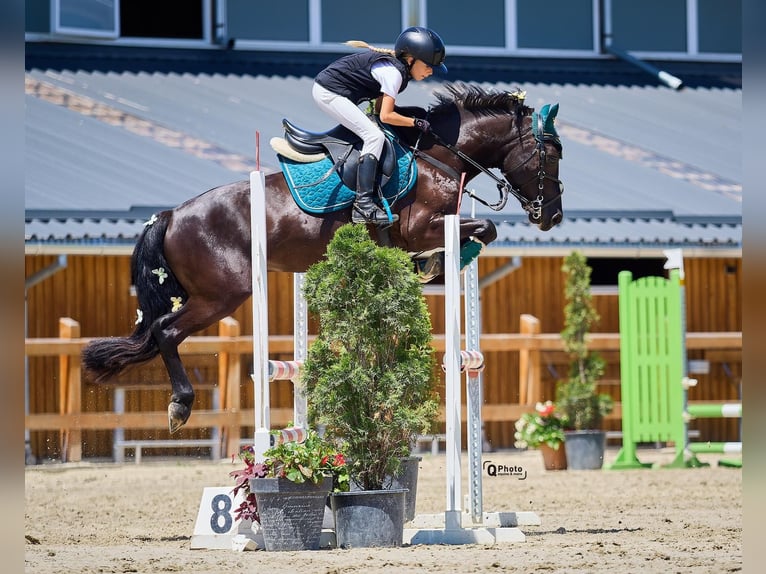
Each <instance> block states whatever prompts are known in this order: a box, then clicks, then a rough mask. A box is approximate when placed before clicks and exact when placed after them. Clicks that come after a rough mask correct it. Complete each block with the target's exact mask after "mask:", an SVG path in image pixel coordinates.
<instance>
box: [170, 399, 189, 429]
mask: <svg viewBox="0 0 766 574" xmlns="http://www.w3.org/2000/svg"><path fill="white" fill-rule="evenodd" d="M190 414H191V411H190V410H189V407H187V406H185V405H182V404H181V403H170V404H169V405H168V427H169V428H170V434H173V433H174V432H176V431H177V430H178V429H180V428H181V427H182V426H184V424H186V421H187V420H189V415H190Z"/></svg>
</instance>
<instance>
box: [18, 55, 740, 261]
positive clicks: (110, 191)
mask: <svg viewBox="0 0 766 574" xmlns="http://www.w3.org/2000/svg"><path fill="white" fill-rule="evenodd" d="M311 83H312V80H311V78H310V77H307V76H300V77H294V76H286V77H283V76H263V75H248V74H226V75H224V74H206V73H174V72H162V73H160V72H153V73H146V72H138V73H132V72H106V73H105V72H99V71H94V72H85V71H62V70H51V69H30V70H28V73H27V97H26V130H27V143H26V154H27V159H26V173H27V181H26V190H25V191H26V194H25V198H26V209H27V223H26V229H25V240H26V244H27V252H33V251H35V250H46V249H47V250H49V251H51V252H52V251H55V250H57V249H58V250H67V249H69V251H67V252H70V253H71V252H72V251H71V250H72V249H74V248H75V247H73V246H77V249H93V250H95V249H102V250H104V249H122V250H124V251H126V252H128V251H130V248H131V247H132V243H133V241H134V238H135V236H136V235H137V233H138V232H140V229H141V224H142V221H143V220H144V219H145V218H147V217H148V216H149V215H150V214H151V212H152V209H155V210H156V209H157V208H159V207H170V206H173V205H176V204H178V203H181V202H182V201H184V200H186V199H188V198H190V197H192V196H194V195H197V194H198V193H201V192H203V191H205V190H206V189H209V188H210V187H214V186H215V185H219V184H222V183H226V182H229V181H234V180H237V179H242V178H244V177H246V176H247V172H248V171H249V170H250V169H252V167H253V166H254V152H255V131H256V130H258V131H259V132H260V136H261V160H262V163H263V165H264V166H265V167H266V168H270V167H273V166H274V165H275V158H274V155H273V153H272V152H271V150H270V149H269V148H268V144H267V142H268V140H269V139H270V138H271V137H272V136H279V135H281V129H280V128H281V119H282V117H289V118H290V119H291V120H293V121H295V122H296V123H297V124H299V125H301V126H303V127H305V128H307V129H311V130H321V129H326V128H328V127H330V122H329V120H328V118H326V117H325V116H324V115H323V114H321V113H319V112H318V111H317V110H316V107H315V105H314V103H313V101H312V100H311V96H310V92H311ZM484 85H485V86H487V87H490V86H491V87H497V88H500V89H514V88H516V87H520V88H521V89H524V90H526V92H527V101H528V103H529V104H530V105H532V106H534V107H539V106H540V105H541V104H543V103H546V102H559V104H560V108H561V109H560V112H559V118H558V119H557V126H558V130H559V132H560V134H561V137H562V140H563V143H564V160H563V162H562V163H561V178H562V179H563V181H564V183H565V186H566V190H565V195H564V209H565V216H566V220H565V222H564V224H562V225H561V226H560V227H557V228H555V229H554V230H552V231H550V232H546V233H542V232H539V231H538V230H537V229H536V228H534V227H532V226H530V225H528V224H526V223H524V215H523V213H522V212H521V210H520V208H519V206H518V205H517V204H516V203H515V202H514V201H513V200H511V201H509V203H508V205H507V206H506V208H505V209H504V211H503V212H500V213H495V212H491V211H488V210H487V208H478V207H477V213H478V214H479V215H482V216H487V217H491V218H492V219H493V220H494V221H495V222H496V224H497V225H498V233H499V237H498V241H497V242H495V243H493V244H492V246H490V249H491V250H492V251H497V252H498V253H499V252H501V251H507V252H509V253H511V252H522V251H523V252H525V253H533V254H547V253H551V251H550V250H555V249H571V248H572V247H578V248H585V249H591V250H593V249H595V250H598V249H604V250H607V249H609V250H623V251H626V252H627V251H633V252H635V251H636V250H652V249H659V248H663V247H684V248H686V249H696V250H698V251H700V252H704V251H710V250H722V249H725V250H727V252H731V253H739V252H740V250H741V236H742V229H741V215H742V203H741V196H742V188H741V181H742V177H741V133H742V117H741V116H742V92H741V89H740V88H738V87H723V88H721V87H694V88H686V89H684V90H682V91H680V92H676V91H673V90H670V89H668V88H663V87H658V86H652V85H649V86H645V85H617V86H611V85H600V84H594V85H584V84H578V83H561V84H557V83H531V82H520V83H518V84H516V83H512V82H496V83H493V84H491V85H490V84H484ZM438 87H439V85H438V83H436V82H422V83H420V82H419V83H417V84H413V85H412V86H411V87H410V88H409V89H408V90H407V91H406V92H404V93H403V94H402V95H401V96H400V99H399V102H400V103H402V104H405V105H421V106H424V107H427V106H428V105H429V104H430V103H432V102H433V91H434V90H435V89H438ZM469 187H471V188H473V189H474V190H475V191H477V192H478V193H479V194H481V195H482V196H484V197H486V198H488V199H491V200H494V199H495V198H496V191H495V187H494V184H493V183H492V182H491V181H490V180H487V179H482V178H477V179H476V180H474V181H473V182H472V183H471V184H470V185H469ZM150 206H154V207H150ZM469 208H470V202H465V210H468V209H469ZM131 209H132V211H131Z"/></svg>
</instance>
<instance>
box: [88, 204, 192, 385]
mask: <svg viewBox="0 0 766 574" xmlns="http://www.w3.org/2000/svg"><path fill="white" fill-rule="evenodd" d="M169 222H170V211H163V212H161V213H159V214H157V216H156V219H155V220H154V222H153V223H151V224H149V225H147V226H146V227H145V228H144V230H143V232H142V233H141V236H140V237H139V238H138V243H136V247H135V249H134V250H133V257H132V259H131V262H130V267H131V276H132V279H133V286H134V287H135V289H136V295H137V297H138V320H137V321H136V327H135V329H134V330H133V333H132V334H131V335H130V336H129V337H106V338H103V339H94V340H93V341H92V342H91V343H89V344H88V345H87V346H86V347H85V348H84V349H83V352H82V363H83V366H84V368H85V369H86V370H87V371H89V372H91V373H93V374H94V375H95V380H96V381H97V382H99V381H105V380H107V379H109V378H111V377H114V376H115V375H118V374H120V373H121V372H122V371H123V370H125V369H126V368H127V367H129V366H130V365H135V364H139V363H144V362H146V361H149V360H150V359H153V358H154V357H156V356H157V354H158V353H159V348H158V346H157V341H156V340H155V338H154V336H153V335H152V331H151V326H152V323H154V321H155V320H157V319H158V318H159V317H161V316H163V315H166V314H167V313H170V312H171V311H172V310H174V301H173V299H171V297H173V298H178V299H177V300H178V303H179V304H180V303H183V302H185V301H186V297H187V293H186V291H185V290H184V288H183V287H181V284H180V283H179V282H178V280H177V279H176V277H175V275H174V274H173V271H172V270H171V269H170V266H169V265H168V262H167V260H166V259H165V255H164V253H163V241H164V239H165V232H166V231H167V228H168V223H169Z"/></svg>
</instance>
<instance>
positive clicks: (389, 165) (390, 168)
mask: <svg viewBox="0 0 766 574" xmlns="http://www.w3.org/2000/svg"><path fill="white" fill-rule="evenodd" d="M282 127H284V129H285V137H284V141H285V142H287V144H288V145H289V146H290V148H292V149H293V150H294V151H296V152H298V154H300V155H307V156H310V157H308V158H306V159H305V160H303V161H306V162H311V161H316V159H317V156H319V155H327V156H329V157H330V158H331V159H332V162H333V165H334V166H335V170H336V171H337V172H338V175H339V176H340V178H341V181H343V183H344V185H345V186H346V187H348V188H349V189H353V190H356V171H357V167H358V166H359V157H360V152H361V150H362V140H361V139H360V138H359V136H357V135H356V134H355V133H354V132H352V131H351V130H349V129H348V128H346V127H345V126H342V125H337V126H335V127H334V128H332V129H331V130H328V131H326V132H310V131H308V130H304V129H302V128H299V127H298V126H296V125H295V124H292V123H290V121H288V120H287V119H283V120H282ZM272 145H274V143H273V142H272ZM277 151H278V152H280V150H277ZM280 153H281V152H280ZM283 155H286V154H283ZM287 157H289V158H290V159H292V160H296V161H301V160H300V159H298V158H297V157H296V156H295V155H292V154H291V155H287ZM298 157H299V156H298ZM396 169H397V157H396V150H395V149H394V142H393V140H392V138H390V137H387V138H386V140H385V144H384V145H383V152H382V153H381V157H380V162H379V164H378V172H379V174H380V187H381V188H382V187H385V185H386V183H388V180H389V179H391V176H392V175H394V173H395V171H396Z"/></svg>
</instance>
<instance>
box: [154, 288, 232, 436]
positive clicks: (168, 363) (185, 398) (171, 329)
mask: <svg viewBox="0 0 766 574" xmlns="http://www.w3.org/2000/svg"><path fill="white" fill-rule="evenodd" d="M236 306H237V305H234V307H229V306H227V307H226V308H224V307H222V306H221V305H220V304H219V305H214V304H209V303H206V302H204V301H202V302H200V301H199V300H195V299H193V298H192V299H189V301H187V302H186V304H184V306H183V307H181V309H179V310H178V311H176V312H173V313H168V314H167V315H163V316H162V317H160V318H159V319H157V320H156V321H155V322H154V323H153V324H152V326H151V330H152V335H154V338H155V339H156V341H157V346H158V347H159V350H160V355H161V356H162V361H163V362H164V363H165V368H166V369H167V371H168V375H170V384H171V387H172V394H171V397H170V403H169V404H168V426H169V428H170V432H171V433H174V432H176V431H177V430H178V429H179V428H181V427H182V426H183V425H184V424H185V423H186V421H187V420H189V416H190V415H191V411H192V405H193V404H194V389H193V388H192V385H191V382H190V381H189V378H188V377H187V376H186V371H185V369H184V366H183V363H182V362H181V357H180V355H179V354H178V345H180V344H181V342H182V341H183V340H184V339H186V337H188V336H189V335H191V334H192V333H194V332H195V331H198V330H200V329H202V328H204V327H207V326H208V325H211V324H212V323H213V322H214V321H216V320H218V319H220V318H221V317H223V316H225V314H226V313H228V312H230V311H231V310H232V309H234V308H236Z"/></svg>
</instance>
